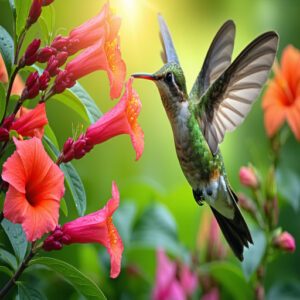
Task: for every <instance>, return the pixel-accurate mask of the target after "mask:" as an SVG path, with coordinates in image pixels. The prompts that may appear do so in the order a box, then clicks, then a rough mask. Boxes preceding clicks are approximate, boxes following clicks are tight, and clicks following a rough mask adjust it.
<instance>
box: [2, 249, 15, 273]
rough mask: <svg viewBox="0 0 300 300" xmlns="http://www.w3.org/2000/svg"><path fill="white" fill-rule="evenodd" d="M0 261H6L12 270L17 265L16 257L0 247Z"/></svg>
mask: <svg viewBox="0 0 300 300" xmlns="http://www.w3.org/2000/svg"><path fill="white" fill-rule="evenodd" d="M0 261H2V262H4V263H7V264H8V265H9V266H10V267H11V268H12V269H13V270H16V269H17V267H18V264H17V259H16V258H15V257H14V256H13V255H12V254H11V253H9V252H8V251H6V250H4V249H0Z"/></svg>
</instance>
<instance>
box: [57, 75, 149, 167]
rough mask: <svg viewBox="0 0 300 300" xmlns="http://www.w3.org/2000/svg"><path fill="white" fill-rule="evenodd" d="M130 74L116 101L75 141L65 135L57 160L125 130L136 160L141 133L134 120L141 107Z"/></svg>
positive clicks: (77, 154) (140, 148)
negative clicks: (61, 151)
mask: <svg viewBox="0 0 300 300" xmlns="http://www.w3.org/2000/svg"><path fill="white" fill-rule="evenodd" d="M132 81H133V78H130V79H129V81H128V83H127V84H126V90H125V93H124V95H123V97H122V98H121V100H120V101H119V103H118V104H117V105H116V106H115V107H114V108H113V109H111V110H110V111H109V112H107V113H106V114H105V115H103V116H102V117H101V118H100V119H99V120H98V121H97V122H95V123H94V124H92V125H91V126H90V127H89V128H88V129H87V131H86V133H85V134H82V135H81V136H80V137H79V138H78V139H77V141H74V140H73V139H71V138H69V139H68V140H67V141H66V143H65V145H64V147H63V153H62V154H61V156H60V158H59V162H68V161H70V160H72V159H74V158H76V159H79V158H81V157H83V156H84V155H85V154H86V153H87V152H89V151H90V150H91V149H92V148H93V147H94V146H95V145H97V144H100V143H103V142H105V141H106V140H108V139H110V138H112V137H114V136H117V135H120V134H129V135H130V138H131V142H132V144H133V147H134V149H135V152H136V160H138V159H139V158H140V157H141V155H142V153H143V150H144V133H143V131H142V128H141V127H140V125H139V124H138V122H137V118H138V116H139V113H140V110H141V106H142V105H141V101H140V99H139V96H138V94H137V93H136V92H135V90H134V89H133V88H132Z"/></svg>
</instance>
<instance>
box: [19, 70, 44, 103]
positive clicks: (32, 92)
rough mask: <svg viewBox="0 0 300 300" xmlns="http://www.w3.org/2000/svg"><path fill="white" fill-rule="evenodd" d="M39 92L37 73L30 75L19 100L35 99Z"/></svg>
mask: <svg viewBox="0 0 300 300" xmlns="http://www.w3.org/2000/svg"><path fill="white" fill-rule="evenodd" d="M39 91H40V84H39V74H38V72H33V73H31V74H30V75H29V76H28V78H27V80H26V83H25V88H24V90H23V92H22V95H21V99H22V100H25V99H32V98H35V97H36V96H37V95H38V94H39Z"/></svg>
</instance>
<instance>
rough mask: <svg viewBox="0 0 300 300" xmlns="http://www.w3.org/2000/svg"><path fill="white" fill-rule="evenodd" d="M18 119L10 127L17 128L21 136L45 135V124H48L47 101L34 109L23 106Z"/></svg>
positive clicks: (38, 136) (39, 136) (40, 136)
mask: <svg viewBox="0 0 300 300" xmlns="http://www.w3.org/2000/svg"><path fill="white" fill-rule="evenodd" d="M17 117H18V118H17V120H16V121H14V122H13V123H12V126H11V128H10V129H12V130H15V131H17V132H18V134H20V135H21V136H23V137H24V136H29V137H34V136H35V137H37V138H39V139H41V138H42V137H43V135H44V126H45V125H47V124H48V119H47V115H46V109H45V103H40V104H38V105H37V106H36V107H35V108H34V109H28V108H25V107H23V106H22V107H21V108H20V111H19V115H18V116H17Z"/></svg>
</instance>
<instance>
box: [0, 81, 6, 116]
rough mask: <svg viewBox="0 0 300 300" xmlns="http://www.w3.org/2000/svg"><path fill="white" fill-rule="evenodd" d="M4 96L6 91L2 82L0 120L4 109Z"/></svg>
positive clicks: (0, 89) (0, 85)
mask: <svg viewBox="0 0 300 300" xmlns="http://www.w3.org/2000/svg"><path fill="white" fill-rule="evenodd" d="M5 96H6V92H5V88H4V85H3V83H0V120H2V117H3V114H4V110H5V102H6V101H5Z"/></svg>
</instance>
